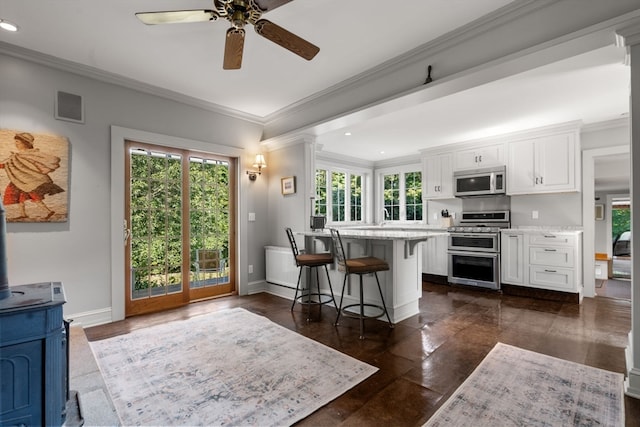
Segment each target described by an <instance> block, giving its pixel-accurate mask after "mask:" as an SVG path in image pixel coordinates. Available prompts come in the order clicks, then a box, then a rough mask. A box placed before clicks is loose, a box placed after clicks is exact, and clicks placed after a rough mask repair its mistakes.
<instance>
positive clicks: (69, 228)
mask: <svg viewBox="0 0 640 427" xmlns="http://www.w3.org/2000/svg"><path fill="white" fill-rule="evenodd" d="M56 90H63V91H66V92H70V93H73V94H77V95H81V96H82V97H83V100H84V106H85V118H86V121H85V124H76V123H71V122H65V121H59V120H55V119H54V97H55V93H56ZM0 94H1V96H0V127H2V128H8V129H16V130H24V131H32V132H43V133H53V134H57V135H63V136H66V137H68V139H69V141H70V150H71V151H70V159H71V160H70V161H71V165H70V186H69V189H70V191H69V200H70V202H69V203H70V205H69V220H68V222H66V223H61V224H53V223H51V224H48V223H46V224H45V223H43V224H19V223H10V224H7V232H8V236H7V251H8V271H9V282H10V284H12V285H17V284H23V283H34V282H41V281H62V282H63V283H64V285H65V291H66V296H67V304H66V305H65V308H64V310H65V315H66V316H69V315H73V314H77V313H86V312H95V311H105V310H108V309H109V308H110V307H111V286H112V279H113V280H114V281H118V280H119V278H112V277H111V272H110V265H111V264H110V263H111V260H110V253H111V252H110V232H111V231H110V185H109V183H110V131H109V129H110V126H111V125H118V126H123V127H127V128H132V129H140V130H144V131H148V132H154V133H158V134H165V135H171V136H177V137H182V138H188V139H192V140H197V141H203V142H209V143H214V144H218V145H228V146H233V147H238V148H243V147H244V148H246V152H247V156H246V158H244V159H242V161H241V162H240V163H241V164H240V168H241V169H244V168H246V167H247V166H249V167H250V164H251V157H252V155H255V152H257V151H258V150H259V145H258V141H259V140H260V137H261V132H262V127H261V126H260V125H257V124H255V123H248V122H246V121H243V120H240V119H236V118H232V117H230V116H225V115H222V114H216V113H213V112H211V111H207V110H204V109H200V108H195V107H191V106H187V105H185V104H182V103H178V102H173V101H170V100H167V99H163V98H159V97H156V96H152V95H147V94H143V93H140V92H137V91H134V90H130V89H126V88H123V87H119V86H116V85H113V84H108V83H104V82H99V81H96V80H92V79H89V78H85V77H81V76H78V75H77V74H73V73H70V72H65V71H61V70H58V69H53V68H49V67H47V66H44V65H40V64H36V63H32V62H29V61H25V60H23V59H19V58H14V57H12V56H7V55H4V54H0ZM245 180H246V178H245V176H242V177H241V181H242V182H241V183H240V184H241V190H242V191H243V193H242V197H246V198H247V200H251V201H256V202H255V204H253V202H252V203H248V204H249V206H250V208H251V209H252V210H253V211H255V212H257V215H256V216H257V219H258V221H256V223H253V224H252V225H251V226H252V227H255V228H260V227H262V228H266V227H267V222H266V221H267V215H266V209H265V206H266V202H264V198H263V194H264V191H260V188H261V187H259V186H264V184H262V183H261V182H260V181H259V182H257V183H256V184H258V185H257V186H248V185H247V183H246V182H245ZM247 181H248V180H247ZM256 189H257V190H258V191H254V190H256ZM254 193H255V194H256V197H254ZM245 214H246V212H242V215H243V216H242V217H241V218H240V220H241V224H240V227H241V228H242V229H243V230H244V229H246V228H247V221H246V216H245ZM261 238H262V237H261V236H260V235H258V236H256V235H250V236H249V237H248V241H247V242H240V245H243V246H245V247H249V248H256V247H261V246H263V245H264V244H265V243H266V242H265V241H261V240H260V239H261ZM247 258H248V259H247V260H244V262H245V264H244V265H243V266H240V268H241V269H242V272H245V271H246V270H247V269H246V264H247V263H252V262H256V263H257V261H256V259H259V260H260V261H261V262H262V263H263V259H264V253H263V252H260V253H257V250H253V249H252V250H251V251H248V254H247ZM259 274H262V277H264V267H262V272H261V273H259ZM243 279H244V281H245V282H246V280H247V276H246V275H245V276H244V277H243Z"/></svg>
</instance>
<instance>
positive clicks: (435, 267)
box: [422, 234, 449, 276]
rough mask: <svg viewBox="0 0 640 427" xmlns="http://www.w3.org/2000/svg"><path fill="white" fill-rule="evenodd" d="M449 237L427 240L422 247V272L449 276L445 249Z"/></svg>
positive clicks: (447, 257) (436, 237)
mask: <svg viewBox="0 0 640 427" xmlns="http://www.w3.org/2000/svg"><path fill="white" fill-rule="evenodd" d="M448 246H449V236H448V235H447V234H445V235H442V236H435V237H432V238H430V239H427V241H426V242H424V243H423V246H422V272H423V273H426V274H433V275H436V276H447V275H448V274H449V256H448V254H447V249H448Z"/></svg>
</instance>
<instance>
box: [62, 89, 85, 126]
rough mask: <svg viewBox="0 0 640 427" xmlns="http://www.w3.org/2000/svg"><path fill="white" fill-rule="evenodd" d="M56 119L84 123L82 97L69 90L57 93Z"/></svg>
mask: <svg viewBox="0 0 640 427" xmlns="http://www.w3.org/2000/svg"><path fill="white" fill-rule="evenodd" d="M55 114H56V119H58V120H67V121H70V122H75V123H84V107H83V105H82V97H81V96H80V95H74V94H72V93H68V92H62V91H58V92H57V93H56V113H55Z"/></svg>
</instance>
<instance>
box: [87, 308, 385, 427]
mask: <svg viewBox="0 0 640 427" xmlns="http://www.w3.org/2000/svg"><path fill="white" fill-rule="evenodd" d="M91 347H92V350H93V352H94V354H95V356H96V360H97V361H98V365H99V367H100V371H101V372H102V374H103V376H104V379H105V382H106V384H107V387H108V389H109V393H110V395H111V397H112V399H113V401H114V404H115V406H116V409H117V411H118V414H119V415H120V418H121V419H122V423H123V424H124V425H163V426H168V425H207V426H211V425H233V426H238V425H259V426H267V425H290V424H293V423H294V422H296V421H298V420H300V419H302V418H304V417H306V416H307V415H309V414H311V413H312V412H314V411H315V410H317V409H318V408H320V407H322V406H323V405H325V404H326V403H328V402H330V401H331V400H333V399H335V398H336V397H338V396H340V395H341V394H343V393H344V392H346V391H347V390H349V389H350V388H352V387H353V386H355V385H356V384H358V383H359V382H361V381H363V380H364V379H365V378H367V377H369V376H370V375H372V374H373V373H374V372H376V371H377V368H375V367H373V366H370V365H368V364H366V363H363V362H360V361H358V360H356V359H354V358H352V357H350V356H347V355H344V354H342V353H340V352H338V351H336V350H334V349H332V348H329V347H327V346H324V345H322V344H320V343H317V342H315V341H313V340H311V339H308V338H306V337H303V336H301V335H299V334H297V333H295V332H292V331H290V330H288V329H286V328H283V327H281V326H279V325H277V324H275V323H273V322H271V321H270V320H268V319H266V318H264V317H262V316H258V315H256V314H253V313H250V312H248V311H246V310H244V309H240V308H236V309H230V310H224V311H220V312H215V313H211V314H206V315H202V316H197V317H192V318H190V319H187V320H180V321H175V322H170V323H166V324H163V325H157V326H153V327H150V328H145V329H140V330H136V331H133V332H131V333H129V334H126V335H121V336H117V337H113V338H109V339H105V340H102V341H95V342H91Z"/></svg>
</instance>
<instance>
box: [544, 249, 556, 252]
mask: <svg viewBox="0 0 640 427" xmlns="http://www.w3.org/2000/svg"><path fill="white" fill-rule="evenodd" d="M544 251H545V252H555V251H556V250H555V249H545V250H544Z"/></svg>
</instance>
